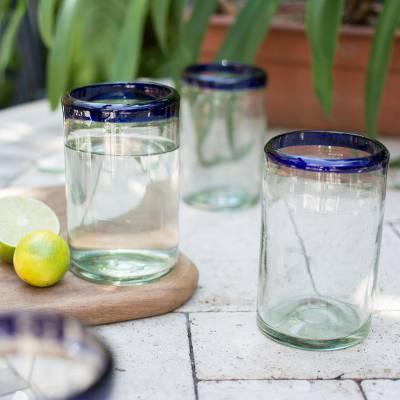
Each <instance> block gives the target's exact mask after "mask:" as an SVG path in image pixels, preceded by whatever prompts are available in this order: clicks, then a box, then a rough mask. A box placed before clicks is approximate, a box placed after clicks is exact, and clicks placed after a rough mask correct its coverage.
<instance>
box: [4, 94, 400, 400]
mask: <svg viewBox="0 0 400 400" xmlns="http://www.w3.org/2000/svg"><path fill="white" fill-rule="evenodd" d="M283 131H285V129H280V130H270V132H269V134H270V135H273V134H276V133H279V132H283ZM383 141H384V142H385V143H386V144H387V145H388V147H389V149H390V151H391V153H392V155H393V156H400V140H399V141H397V140H395V139H384V140H383ZM63 181H64V175H63V134H62V118H61V112H60V110H58V111H57V112H51V111H50V110H49V107H48V104H47V102H46V101H38V102H33V103H29V104H26V105H23V106H18V107H13V108H9V109H6V110H4V111H1V112H0V188H1V187H3V188H4V187H10V186H23V187H33V186H46V185H58V184H61V183H63ZM397 182H400V172H398V171H391V172H390V174H389V185H388V188H389V189H388V194H387V203H386V215H385V225H384V230H383V243H382V251H381V261H380V275H379V281H378V286H377V292H378V294H377V299H376V313H375V316H374V319H373V324H372V331H371V334H370V335H369V337H368V339H367V340H366V341H365V342H364V343H362V344H360V345H358V346H355V347H353V348H350V349H347V350H343V351H337V352H328V353H322V352H305V351H300V350H293V349H290V348H286V347H284V346H281V345H279V344H276V343H274V342H272V341H271V340H268V339H266V338H265V337H264V336H263V335H261V333H260V332H259V331H258V330H257V327H256V323H255V297H256V284H257V269H258V252H259V236H260V208H259V206H257V207H254V208H252V209H249V210H246V211H243V212H238V213H234V214H215V213H207V212H204V211H198V210H195V209H192V208H190V207H188V206H186V205H182V207H181V215H180V221H181V228H180V229H181V248H182V250H183V251H184V252H185V253H186V254H187V255H188V256H189V257H190V258H192V259H193V260H194V261H195V263H196V264H197V266H198V268H199V271H200V282H199V288H198V290H197V292H196V294H195V295H194V296H193V298H192V299H191V300H190V301H189V302H188V303H187V304H185V305H184V306H182V307H181V308H180V309H178V310H176V311H175V312H174V313H172V314H169V315H164V316H160V317H154V318H148V319H144V320H140V321H132V322H125V323H119V324H113V325H106V326H101V327H96V328H93V330H94V331H95V332H96V333H97V334H98V335H100V336H101V337H102V338H103V339H104V340H105V341H106V342H107V343H109V344H110V346H111V347H112V349H113V352H114V354H115V358H116V363H115V371H114V372H115V376H116V380H115V385H114V389H113V393H112V397H111V400H125V399H152V400H158V399H160V400H161V399H188V400H192V399H193V400H197V399H199V400H214V399H219V400H225V399H226V400H228V399H229V400H236V399H238V400H239V399H254V400H258V399H260V400H261V399H273V400H289V399H297V400H305V399H307V400H313V399H318V400H333V399H348V400H362V399H364V400H365V399H367V400H398V399H400V274H399V271H400V257H399V254H400V253H399V251H400V190H397V187H398V186H399V184H398V183H397ZM0 301H1V300H0ZM99 307H101V305H99ZM2 369H3V370H4V371H6V370H7V368H6V365H5V364H4V360H3V361H2V360H1V359H0V398H1V399H3V398H5V399H10V400H11V398H10V397H1V396H2V389H4V390H3V392H5V390H6V389H5V386H4V387H3V388H2V387H1V386H3V385H5V384H4V383H3V381H4V379H5V377H6V373H5V372H4V371H3V372H4V374H3V373H2ZM398 379H399V380H398ZM11 380H13V383H10V382H11ZM7 381H8V384H9V385H11V384H13V385H17V386H18V385H20V384H21V383H20V382H19V381H18V378H17V377H15V376H14V375H10V378H9V379H7Z"/></svg>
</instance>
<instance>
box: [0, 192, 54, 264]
mask: <svg viewBox="0 0 400 400" xmlns="http://www.w3.org/2000/svg"><path fill="white" fill-rule="evenodd" d="M38 229H44V230H49V231H52V232H54V233H59V232H60V223H59V222H58V218H57V216H56V214H55V213H54V211H53V210H52V209H51V208H50V207H48V206H47V205H46V204H44V203H43V202H41V201H40V200H37V199H32V198H30V197H18V196H8V197H1V198H0V258H1V259H2V260H3V261H6V262H8V263H10V264H11V263H12V261H13V255H14V250H15V247H16V246H17V244H18V242H19V241H20V240H21V238H23V237H24V236H25V235H26V234H28V233H29V232H31V231H33V230H38Z"/></svg>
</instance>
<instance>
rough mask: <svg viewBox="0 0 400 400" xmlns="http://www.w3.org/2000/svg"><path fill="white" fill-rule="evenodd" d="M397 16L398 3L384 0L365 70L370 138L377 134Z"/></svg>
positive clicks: (398, 12)
mask: <svg viewBox="0 0 400 400" xmlns="http://www.w3.org/2000/svg"><path fill="white" fill-rule="evenodd" d="M399 16H400V1H399V0H385V1H384V3H383V10H382V12H381V14H380V16H379V18H378V23H377V26H376V29H375V34H374V39H373V42H372V50H371V53H370V57H369V62H368V70H367V81H366V97H365V121H366V125H367V132H368V136H370V137H375V136H376V134H377V123H378V113H379V106H380V102H381V98H382V92H383V85H384V83H385V79H386V75H387V72H388V67H389V61H390V53H391V49H392V45H393V35H394V32H395V30H396V28H397V24H398V21H399Z"/></svg>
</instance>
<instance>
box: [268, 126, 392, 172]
mask: <svg viewBox="0 0 400 400" xmlns="http://www.w3.org/2000/svg"><path fill="white" fill-rule="evenodd" d="M293 146H332V147H345V148H348V149H354V150H361V151H364V152H366V153H368V154H369V155H368V156H365V157H358V158H342V159H324V158H317V157H307V156H303V155H301V154H298V155H296V154H292V153H290V154H289V153H287V152H285V148H287V147H293ZM264 151H265V154H266V157H267V158H268V159H270V160H272V161H273V162H275V163H277V164H282V165H284V166H286V167H290V168H297V169H302V170H308V171H316V172H341V173H359V172H366V171H371V170H376V169H380V168H382V169H386V168H387V166H388V162H389V157H390V154H389V151H388V150H387V148H386V147H385V146H384V145H383V144H382V143H380V142H378V141H377V140H372V139H368V138H367V137H365V136H361V135H355V134H351V133H345V132H334V131H294V132H289V133H284V134H282V135H279V136H275V137H274V138H272V139H271V140H270V141H269V142H268V143H267V144H266V145H265V148H264Z"/></svg>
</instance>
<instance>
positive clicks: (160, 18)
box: [150, 0, 171, 52]
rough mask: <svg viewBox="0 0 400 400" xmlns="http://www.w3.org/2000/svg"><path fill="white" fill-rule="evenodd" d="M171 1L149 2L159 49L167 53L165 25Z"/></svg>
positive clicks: (153, 0)
mask: <svg viewBox="0 0 400 400" xmlns="http://www.w3.org/2000/svg"><path fill="white" fill-rule="evenodd" d="M170 1H171V0H151V3H150V14H151V18H152V22H153V26H154V31H155V33H156V36H157V40H158V43H159V44H160V47H161V49H162V50H163V51H164V52H165V51H167V47H168V46H167V33H168V32H167V23H168V14H169V10H170Z"/></svg>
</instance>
